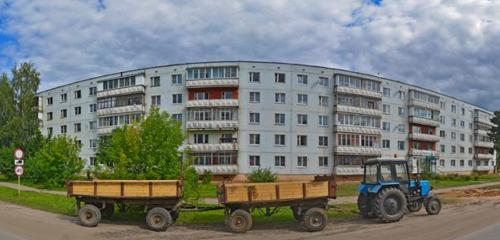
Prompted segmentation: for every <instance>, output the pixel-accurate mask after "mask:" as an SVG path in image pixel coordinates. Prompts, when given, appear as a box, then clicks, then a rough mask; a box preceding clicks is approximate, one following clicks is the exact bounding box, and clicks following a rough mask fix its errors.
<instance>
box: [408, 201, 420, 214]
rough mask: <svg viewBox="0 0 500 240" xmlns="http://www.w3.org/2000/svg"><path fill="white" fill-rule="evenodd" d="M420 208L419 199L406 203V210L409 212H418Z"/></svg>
mask: <svg viewBox="0 0 500 240" xmlns="http://www.w3.org/2000/svg"><path fill="white" fill-rule="evenodd" d="M421 209H422V202H421V201H414V202H411V203H408V211H410V212H418V211H420V210H421Z"/></svg>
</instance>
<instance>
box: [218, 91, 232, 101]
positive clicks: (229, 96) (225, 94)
mask: <svg viewBox="0 0 500 240" xmlns="http://www.w3.org/2000/svg"><path fill="white" fill-rule="evenodd" d="M221 97H222V99H233V92H232V91H224V92H222V96H221Z"/></svg>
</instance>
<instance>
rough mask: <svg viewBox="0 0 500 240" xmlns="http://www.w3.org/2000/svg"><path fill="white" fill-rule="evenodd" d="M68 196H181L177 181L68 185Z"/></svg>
mask: <svg viewBox="0 0 500 240" xmlns="http://www.w3.org/2000/svg"><path fill="white" fill-rule="evenodd" d="M68 195H70V196H89V197H107V198H158V197H175V198H180V197H181V195H182V188H181V183H180V181H178V180H96V181H72V182H69V183H68Z"/></svg>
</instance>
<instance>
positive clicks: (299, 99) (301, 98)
mask: <svg viewBox="0 0 500 240" xmlns="http://www.w3.org/2000/svg"><path fill="white" fill-rule="evenodd" d="M297 103H298V104H301V105H307V94H297Z"/></svg>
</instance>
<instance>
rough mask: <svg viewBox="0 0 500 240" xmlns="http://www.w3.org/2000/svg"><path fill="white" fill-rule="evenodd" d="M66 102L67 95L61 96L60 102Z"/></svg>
mask: <svg viewBox="0 0 500 240" xmlns="http://www.w3.org/2000/svg"><path fill="white" fill-rule="evenodd" d="M66 101H68V94H67V93H63V94H61V102H66Z"/></svg>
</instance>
